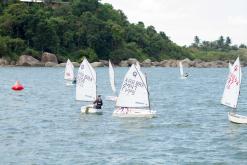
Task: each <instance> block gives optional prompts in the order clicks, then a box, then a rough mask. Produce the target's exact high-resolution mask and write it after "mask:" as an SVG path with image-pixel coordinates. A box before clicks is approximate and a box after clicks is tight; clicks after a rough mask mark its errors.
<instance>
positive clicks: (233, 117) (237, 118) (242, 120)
mask: <svg viewBox="0 0 247 165" xmlns="http://www.w3.org/2000/svg"><path fill="white" fill-rule="evenodd" d="M228 119H229V121H231V122H233V123H237V124H247V116H243V115H238V114H236V113H234V112H228Z"/></svg>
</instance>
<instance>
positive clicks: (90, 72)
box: [76, 58, 96, 101]
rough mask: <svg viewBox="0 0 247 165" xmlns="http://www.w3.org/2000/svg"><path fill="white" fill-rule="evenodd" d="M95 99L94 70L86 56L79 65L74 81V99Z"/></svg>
mask: <svg viewBox="0 0 247 165" xmlns="http://www.w3.org/2000/svg"><path fill="white" fill-rule="evenodd" d="M95 99H96V72H95V70H94V68H93V67H92V66H91V65H90V63H89V62H88V61H87V59H86V58H84V60H83V62H82V63H81V65H80V68H79V70H78V75H77V82H76V100H82V101H94V100H95Z"/></svg>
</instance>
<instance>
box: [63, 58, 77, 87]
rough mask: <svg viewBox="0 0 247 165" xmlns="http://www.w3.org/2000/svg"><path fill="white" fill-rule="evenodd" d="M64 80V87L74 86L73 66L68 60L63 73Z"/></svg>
mask: <svg viewBox="0 0 247 165" xmlns="http://www.w3.org/2000/svg"><path fill="white" fill-rule="evenodd" d="M64 79H65V80H66V85H74V83H73V82H74V80H75V75H74V65H73V64H72V62H71V61H70V60H69V59H68V60H67V63H66V67H65V72H64Z"/></svg>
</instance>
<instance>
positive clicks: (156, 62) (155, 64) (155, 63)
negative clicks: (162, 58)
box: [152, 61, 160, 66]
mask: <svg viewBox="0 0 247 165" xmlns="http://www.w3.org/2000/svg"><path fill="white" fill-rule="evenodd" d="M152 66H160V62H158V61H154V62H152Z"/></svg>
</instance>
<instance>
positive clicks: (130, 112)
mask: <svg viewBox="0 0 247 165" xmlns="http://www.w3.org/2000/svg"><path fill="white" fill-rule="evenodd" d="M112 116H116V117H137V118H138V117H145V118H153V117H156V111H152V110H149V109H138V108H127V107H126V108H125V107H118V108H116V109H115V111H114V112H113V114H112Z"/></svg>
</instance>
